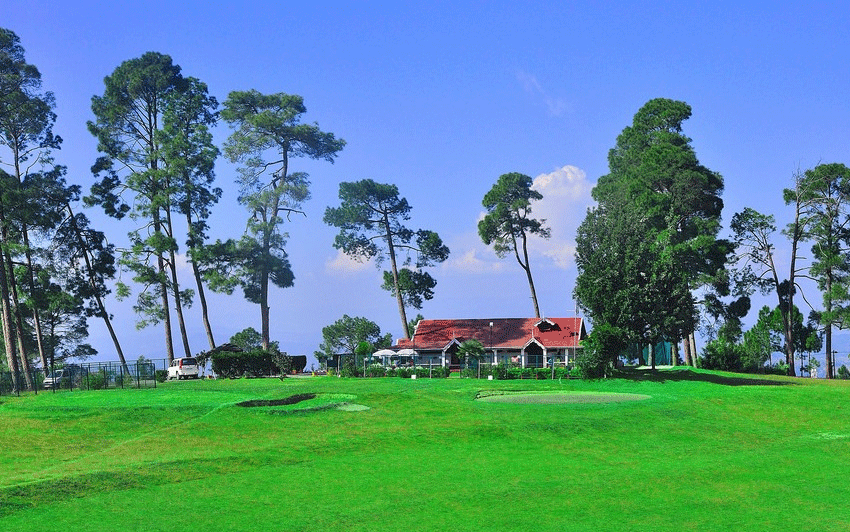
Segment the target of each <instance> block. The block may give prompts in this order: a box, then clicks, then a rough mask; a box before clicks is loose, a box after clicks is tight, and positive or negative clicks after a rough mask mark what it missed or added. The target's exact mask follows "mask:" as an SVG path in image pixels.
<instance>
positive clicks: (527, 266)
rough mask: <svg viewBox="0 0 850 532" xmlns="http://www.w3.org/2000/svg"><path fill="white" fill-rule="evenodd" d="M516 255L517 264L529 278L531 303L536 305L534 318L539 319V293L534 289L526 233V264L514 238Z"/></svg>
mask: <svg viewBox="0 0 850 532" xmlns="http://www.w3.org/2000/svg"><path fill="white" fill-rule="evenodd" d="M514 253H515V255H516V260H517V262H519V265H520V266H522V269H523V270H525V276H526V277H527V278H528V288H529V289H530V290H531V302H532V303H533V304H534V317H535V318H539V317H540V306H539V305H538V304H537V291H536V290H535V289H534V279H533V278H532V276H531V264H529V262H528V240H527V239H526V238H525V233H523V234H522V256H523V258H524V259H525V262H523V261H521V260H520V258H519V252H518V251H517V241H516V238H514Z"/></svg>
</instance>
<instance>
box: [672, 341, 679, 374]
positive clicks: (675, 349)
mask: <svg viewBox="0 0 850 532" xmlns="http://www.w3.org/2000/svg"><path fill="white" fill-rule="evenodd" d="M670 363H671V364H672V365H673V367H674V368H675V367H677V366H678V365H679V342H678V341H676V342H671V343H670Z"/></svg>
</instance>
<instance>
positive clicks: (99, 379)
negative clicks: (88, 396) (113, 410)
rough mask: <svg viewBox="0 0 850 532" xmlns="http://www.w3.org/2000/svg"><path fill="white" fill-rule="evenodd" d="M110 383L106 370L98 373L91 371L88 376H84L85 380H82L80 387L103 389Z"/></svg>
mask: <svg viewBox="0 0 850 532" xmlns="http://www.w3.org/2000/svg"><path fill="white" fill-rule="evenodd" d="M108 383H109V379H108V378H107V376H106V372H103V371H99V372H96V373H89V374H88V375H87V376H85V377H83V380H82V381H81V382H80V387H81V388H86V389H88V390H103V389H104V388H106V385H107V384H108Z"/></svg>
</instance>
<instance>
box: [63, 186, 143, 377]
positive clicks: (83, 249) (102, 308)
mask: <svg viewBox="0 0 850 532" xmlns="http://www.w3.org/2000/svg"><path fill="white" fill-rule="evenodd" d="M65 207H66V208H67V209H68V216H70V218H69V222H70V223H71V227H72V228H73V229H74V236H76V237H77V245H78V246H80V256H81V257H82V259H83V263H84V264H85V266H86V276H87V277H88V282H89V286H90V287H91V291H92V294H94V299H95V302H96V303H97V308H98V313H99V314H100V317H102V318H103V321H104V323H105V324H106V329H107V330H108V331H109V336H110V337H111V338H112V343H113V345H115V353H116V354H117V355H118V360H120V361H121V366H122V367H123V368H124V372H125V373H127V374H129V373H130V369H129V368H128V367H127V360H125V359H124V351H123V350H122V349H121V344H120V343H119V342H118V336H117V335H116V334H115V329H114V328H113V327H112V320H111V319H110V317H109V313H108V312H107V311H106V305H105V304H104V303H103V299H101V297H100V293H99V292H100V291H99V290H98V287H97V276H96V275H95V272H94V267H93V266H92V263H91V258H90V257H89V246H88V244H87V243H86V240H85V239H84V238H83V234H82V232H81V231H80V227H79V226H78V225H77V219H76V218H75V217H74V211H73V209H71V204H70V203H66V204H65ZM51 360H52V356H51Z"/></svg>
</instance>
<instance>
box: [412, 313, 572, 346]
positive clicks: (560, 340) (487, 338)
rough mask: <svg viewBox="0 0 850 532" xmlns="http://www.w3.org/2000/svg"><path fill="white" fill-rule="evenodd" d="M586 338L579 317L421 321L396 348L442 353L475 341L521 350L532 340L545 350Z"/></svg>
mask: <svg viewBox="0 0 850 532" xmlns="http://www.w3.org/2000/svg"><path fill="white" fill-rule="evenodd" d="M491 323H492V324H493V326H492V327H491V326H490V324H491ZM586 336H587V332H586V331H585V329H584V322H583V321H582V319H581V318H543V319H540V318H494V319H459V320H421V321H420V322H419V324H418V325H417V326H416V333H415V334H414V335H413V338H411V339H410V340H399V341H398V343H397V345H398V346H399V347H413V348H414V349H416V350H417V351H419V350H423V351H434V350H438V351H442V350H443V349H445V348H446V347H447V346H448V345H449V344H450V343H451V342H452V341H453V340H456V341H458V342H463V341H464V340H470V339H475V340H478V341H479V342H481V343H482V344H483V345H484V348H485V349H491V348H494V349H522V348H523V347H524V346H526V345H528V344H529V343H530V342H531V341H532V339H533V340H536V341H537V343H539V344H541V345H543V346H544V347H546V348H547V349H554V348H565V347H579V346H580V344H579V342H580V341H581V340H583V339H584V338H585V337H586Z"/></svg>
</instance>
